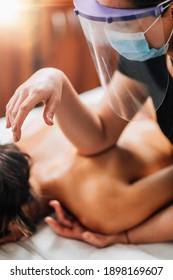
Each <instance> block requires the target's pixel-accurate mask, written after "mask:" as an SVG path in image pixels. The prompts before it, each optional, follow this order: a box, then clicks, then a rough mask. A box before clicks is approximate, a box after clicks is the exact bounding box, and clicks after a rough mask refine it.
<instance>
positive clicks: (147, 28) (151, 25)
mask: <svg viewBox="0 0 173 280" xmlns="http://www.w3.org/2000/svg"><path fill="white" fill-rule="evenodd" d="M160 18H161V15H160V16H158V17H157V18H156V19H155V20H154V21H153V23H152V24H151V25H150V26H149V27H148V28H147V29H146V30H145V31H144V32H143V33H144V34H145V33H147V32H148V30H150V28H151V27H153V25H154V24H155V23H156V22H157V21H158V20H159V19H160Z"/></svg>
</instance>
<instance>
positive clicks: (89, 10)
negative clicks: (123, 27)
mask: <svg viewBox="0 0 173 280" xmlns="http://www.w3.org/2000/svg"><path fill="white" fill-rule="evenodd" d="M73 2H74V6H75V13H76V14H77V15H80V16H81V17H84V18H87V19H89V20H93V21H103V22H108V23H111V22H113V21H120V20H133V19H137V18H143V17H147V16H159V15H161V14H162V13H163V12H164V10H165V9H166V8H167V7H168V6H169V5H170V4H171V3H172V2H173V0H166V1H163V2H162V3H160V4H159V5H157V6H155V7H151V8H142V9H141V8H140V9H119V8H110V7H107V6H103V5H101V4H99V3H98V2H97V0H74V1H73Z"/></svg>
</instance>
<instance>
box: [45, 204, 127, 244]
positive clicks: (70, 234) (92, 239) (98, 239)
mask: <svg viewBox="0 0 173 280" xmlns="http://www.w3.org/2000/svg"><path fill="white" fill-rule="evenodd" d="M50 206H52V207H53V208H54V210H55V214H56V216H57V218H58V220H55V219H53V218H52V217H46V218H45V222H46V223H47V224H48V225H49V226H50V227H51V228H52V230H53V231H54V232H55V233H56V234H58V235H60V236H62V237H66V238H70V239H77V240H80V241H83V242H86V243H88V244H90V245H93V246H95V247H97V248H104V247H107V246H110V245H112V244H115V243H126V239H125V237H124V234H123V233H122V234H114V235H104V234H98V233H94V232H91V231H89V230H88V229H87V228H85V227H84V226H82V225H81V224H80V223H79V222H78V221H77V220H76V219H73V218H71V217H70V216H69V215H68V213H67V212H66V211H65V210H64V209H63V208H62V206H61V204H60V203H59V202H58V201H57V200H52V201H50Z"/></svg>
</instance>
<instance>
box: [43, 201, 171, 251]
mask: <svg viewBox="0 0 173 280" xmlns="http://www.w3.org/2000/svg"><path fill="white" fill-rule="evenodd" d="M50 205H51V206H52V207H53V208H54V210H55V212H56V215H57V217H58V221H57V220H55V219H53V218H52V217H47V218H46V219H45V221H46V223H47V224H48V225H49V226H50V227H51V228H52V229H53V230H54V231H55V232H56V233H57V234H58V235H60V236H63V237H66V238H71V239H78V240H81V241H84V242H86V243H89V244H91V245H93V246H96V247H98V248H104V247H107V246H110V245H113V244H116V243H123V244H129V243H133V244H144V243H156V242H165V241H173V225H172V219H173V205H172V204H171V205H169V206H167V207H165V208H164V209H163V210H160V211H159V212H158V213H156V214H155V215H153V216H151V217H150V218H149V219H148V220H146V221H145V222H143V223H141V224H139V225H137V226H136V227H134V228H132V229H129V230H128V231H125V232H122V233H119V234H113V235H104V234H98V233H95V232H91V231H89V230H88V229H87V228H85V227H83V226H82V225H81V224H80V223H79V222H78V221H76V220H75V221H73V220H71V219H70V218H69V217H68V215H67V214H66V213H65V211H64V209H63V208H62V207H61V205H60V204H59V202H58V201H51V202H50Z"/></svg>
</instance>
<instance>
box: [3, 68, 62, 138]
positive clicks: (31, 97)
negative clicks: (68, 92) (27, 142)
mask: <svg viewBox="0 0 173 280" xmlns="http://www.w3.org/2000/svg"><path fill="white" fill-rule="evenodd" d="M63 78H64V74H63V73H62V72H61V71H59V70H57V69H54V68H43V69H41V70H39V71H37V72H36V73H35V74H33V75H32V76H31V77H30V78H29V79H28V80H27V81H26V82H25V83H23V84H22V85H21V86H20V87H19V88H18V89H17V90H16V91H15V93H14V95H13V96H12V98H11V99H10V101H9V102H8V104H7V107H6V122H7V125H6V126H7V128H10V127H12V130H13V137H14V141H15V142H16V141H19V139H20V137H21V127H22V124H23V122H24V120H25V119H26V117H27V115H28V113H29V112H30V111H31V110H32V109H33V108H34V107H35V106H36V105H37V104H39V103H40V102H43V103H44V104H45V109H44V120H45V122H46V124H48V125H52V124H53V115H54V113H55V110H56V106H57V104H58V102H59V101H60V100H61V93H62V84H63Z"/></svg>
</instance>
